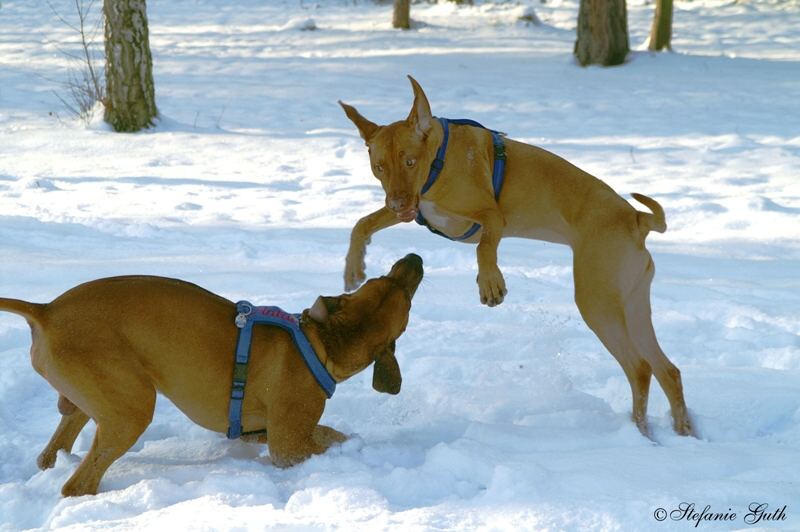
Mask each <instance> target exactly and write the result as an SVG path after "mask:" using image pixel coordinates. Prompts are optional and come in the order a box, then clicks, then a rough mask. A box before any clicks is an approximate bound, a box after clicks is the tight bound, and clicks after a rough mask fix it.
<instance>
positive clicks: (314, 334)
mask: <svg viewBox="0 0 800 532" xmlns="http://www.w3.org/2000/svg"><path fill="white" fill-rule="evenodd" d="M300 329H301V330H302V331H303V334H305V335H306V338H308V341H309V342H310V343H311V347H313V348H314V352H315V353H316V354H317V358H319V361H320V362H322V365H323V366H325V369H326V370H328V373H330V374H331V377H333V380H335V381H336V382H337V383H340V382H342V381H344V380H346V379H348V378H349V377H351V375H346V374H344V372H343V371H342V370H341V369H340V368H339V367H338V366H337V365H336V362H335V361H334V360H333V357H331V356H330V355H329V354H328V348H327V346H326V345H325V341H324V340H323V335H322V334H321V332H320V325H319V324H318V323H317V322H316V321H314V319H313V318H311V317H310V316H309V315H308V311H307V310H306V311H304V312H303V315H302V316H301V318H300Z"/></svg>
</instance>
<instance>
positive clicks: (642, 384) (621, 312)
mask: <svg viewBox="0 0 800 532" xmlns="http://www.w3.org/2000/svg"><path fill="white" fill-rule="evenodd" d="M626 248H627V246H626V244H624V243H623V244H622V245H621V246H620V248H619V249H621V250H625V249H626ZM609 251H611V252H612V253H609ZM613 251H614V250H613V247H607V248H604V249H601V250H597V251H596V250H594V249H588V250H587V249H583V250H582V249H580V248H579V249H578V250H576V253H575V257H574V263H573V268H574V274H575V303H576V304H577V305H578V310H580V313H581V316H582V317H583V319H584V321H585V322H586V324H587V325H588V326H589V328H590V329H591V330H592V332H594V333H595V334H596V335H597V337H598V338H599V339H600V341H601V342H602V343H603V345H604V346H605V348H606V349H607V350H608V352H609V353H611V354H612V355H613V356H614V358H615V359H616V360H617V362H618V363H619V365H620V366H621V367H622V370H623V371H624V372H625V376H626V377H627V379H628V384H629V385H630V388H631V395H632V405H631V417H632V419H633V422H634V423H636V426H637V428H638V429H639V431H640V432H641V433H642V434H643V435H644V436H645V437H648V438H649V437H650V430H649V427H648V425H647V402H648V397H649V393H650V380H651V375H652V370H651V366H650V364H649V362H648V360H647V359H645V358H643V357H642V356H641V353H640V352H639V350H638V348H637V345H636V344H635V343H634V341H633V338H632V336H631V334H630V330H631V324H630V323H629V320H628V314H629V313H628V309H627V308H626V302H625V297H624V296H623V295H622V294H623V291H624V290H625V289H626V288H627V289H628V290H630V285H629V283H628V281H627V279H625V277H622V279H625V280H623V281H621V277H620V272H621V271H623V267H622V265H621V262H623V261H620V263H618V262H616V261H614V260H611V259H613V257H615V256H617V257H625V255H624V252H623V253H616V254H615V253H613ZM637 255H638V257H637ZM643 257H644V256H642V255H641V254H640V253H635V254H633V255H628V256H627V259H629V260H627V261H625V262H627V263H628V265H629V266H630V264H631V262H632V261H631V260H630V259H632V258H639V259H641V258H643ZM639 271H641V269H640V270H639ZM628 273H630V272H628ZM639 277H641V274H640V275H639ZM622 283H625V284H626V285H628V286H620V284H622Z"/></svg>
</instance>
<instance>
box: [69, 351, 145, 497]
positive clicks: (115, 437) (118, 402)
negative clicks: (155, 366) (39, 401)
mask: <svg viewBox="0 0 800 532" xmlns="http://www.w3.org/2000/svg"><path fill="white" fill-rule="evenodd" d="M97 358H99V357H97ZM97 377H99V378H96V379H95V380H94V381H93V382H92V389H91V390H89V391H86V389H83V390H82V392H83V393H84V395H83V397H81V398H77V397H76V398H75V401H76V403H77V404H78V405H79V406H81V407H85V408H82V409H83V410H84V411H85V412H87V413H88V414H89V415H90V416H91V417H92V419H94V421H95V423H96V424H97V431H96V432H95V435H94V440H93V441H92V446H91V448H90V449H89V452H88V453H87V454H86V456H85V457H84V458H83V461H82V462H81V463H80V465H79V466H78V468H77V469H76V470H75V472H74V473H73V474H72V476H71V477H70V479H69V480H68V481H67V482H66V483H65V484H64V487H63V488H62V489H61V493H62V494H63V495H64V496H66V497H70V496H80V495H88V494H95V493H97V488H98V486H99V485H100V479H101V478H102V477H103V474H104V473H105V472H106V470H107V469H108V467H109V466H110V465H111V464H112V463H114V461H115V460H116V459H117V458H119V457H120V456H122V455H123V454H125V452H126V451H127V450H128V449H130V448H131V446H132V445H133V444H134V443H136V440H137V439H138V438H139V436H141V434H142V433H143V432H144V430H145V429H146V428H147V426H148V425H149V424H150V421H151V420H152V419H153V411H154V409H155V404H156V390H155V389H154V388H153V386H152V384H150V383H149V382H148V381H147V379H146V378H144V377H139V376H138V375H137V374H136V373H135V372H132V371H125V372H116V371H115V372H110V371H108V372H104V373H103V374H102V375H99V376H97Z"/></svg>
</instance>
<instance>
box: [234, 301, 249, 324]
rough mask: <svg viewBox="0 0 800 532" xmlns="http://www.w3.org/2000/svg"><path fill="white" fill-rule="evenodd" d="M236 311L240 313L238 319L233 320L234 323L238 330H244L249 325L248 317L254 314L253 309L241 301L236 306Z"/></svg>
mask: <svg viewBox="0 0 800 532" xmlns="http://www.w3.org/2000/svg"><path fill="white" fill-rule="evenodd" d="M236 310H238V311H239V313H238V314H237V315H236V319H234V320H233V323H235V324H236V326H237V327H238V328H240V329H244V328H245V326H246V325H247V317H248V316H249V315H250V314H252V312H253V307H252V305H250V303H247V302H246V301H239V302H238V303H237V304H236Z"/></svg>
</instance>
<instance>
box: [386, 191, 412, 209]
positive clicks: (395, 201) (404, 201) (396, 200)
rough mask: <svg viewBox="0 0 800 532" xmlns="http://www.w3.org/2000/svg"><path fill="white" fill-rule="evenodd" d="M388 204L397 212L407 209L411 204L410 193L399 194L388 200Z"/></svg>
mask: <svg viewBox="0 0 800 532" xmlns="http://www.w3.org/2000/svg"><path fill="white" fill-rule="evenodd" d="M386 205H387V206H388V207H389V208H390V209H392V210H393V211H395V212H403V211H407V210H408V209H409V207H410V206H411V198H410V197H409V195H408V194H397V195H394V196H392V197H390V198H389V199H388V200H386Z"/></svg>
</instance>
